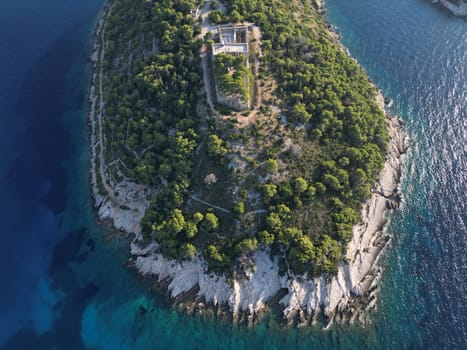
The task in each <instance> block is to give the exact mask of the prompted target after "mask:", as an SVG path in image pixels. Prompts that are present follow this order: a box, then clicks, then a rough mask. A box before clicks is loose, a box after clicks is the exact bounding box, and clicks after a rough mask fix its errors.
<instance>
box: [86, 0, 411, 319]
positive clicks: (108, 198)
mask: <svg viewBox="0 0 467 350" xmlns="http://www.w3.org/2000/svg"><path fill="white" fill-rule="evenodd" d="M117 2H118V1H112V2H109V3H108V5H107V7H106V9H105V11H104V15H103V17H102V19H101V20H100V21H99V24H98V27H97V29H96V34H95V44H94V53H93V55H92V62H93V65H94V74H93V77H92V81H91V89H90V95H89V125H90V133H91V136H90V180H91V187H92V194H93V198H94V202H95V206H96V213H97V216H98V218H99V219H100V220H102V221H105V220H110V221H111V222H112V224H113V226H114V227H115V228H116V229H117V230H119V231H122V232H125V233H127V234H128V235H130V236H131V237H132V242H131V255H132V258H131V260H130V264H131V266H133V267H134V268H135V269H136V270H137V271H138V273H140V274H141V275H142V276H144V277H145V278H151V279H154V281H155V283H156V285H158V286H159V287H161V286H162V288H164V289H166V291H167V293H168V295H169V297H170V298H171V300H172V301H173V302H174V303H175V304H177V305H179V306H180V307H181V308H182V309H184V310H186V311H187V312H207V311H209V312H215V313H217V314H218V315H223V314H227V315H228V317H231V318H232V319H233V320H234V321H235V322H239V323H242V324H246V325H253V324H255V323H256V322H257V321H258V320H260V319H261V318H262V316H263V315H264V314H265V312H267V310H268V309H269V308H270V307H272V306H275V305H278V306H279V307H280V308H281V310H282V313H283V319H284V323H285V324H288V325H292V324H293V325H296V326H304V325H306V324H309V323H312V322H314V321H316V320H318V318H319V317H320V316H322V315H324V316H325V319H326V324H327V325H329V324H331V323H332V322H334V321H336V322H344V321H352V320H355V319H361V320H364V319H365V315H367V310H369V309H373V308H375V307H376V293H377V290H378V288H377V283H378V280H379V277H380V276H381V272H382V271H381V268H380V267H379V266H378V260H379V258H380V256H381V254H382V252H383V251H384V248H385V247H386V246H387V245H388V243H389V242H390V234H389V233H387V232H386V227H387V224H388V222H389V219H390V211H391V210H392V209H395V208H397V206H398V203H399V201H400V198H401V194H400V193H399V183H400V178H401V163H402V159H403V156H404V154H405V153H406V151H407V141H406V135H405V133H404V131H403V124H402V122H401V120H400V119H399V118H398V117H396V116H388V115H386V116H385V127H386V128H387V133H388V136H389V137H388V142H387V144H386V146H385V147H386V151H385V160H384V164H383V166H382V169H381V170H380V171H379V175H378V181H377V182H376V183H374V185H373V186H372V187H371V196H370V198H369V199H367V200H366V201H365V202H364V204H363V206H362V207H361V212H360V215H361V217H360V222H359V223H357V224H354V225H353V227H352V229H351V236H350V237H348V239H347V243H346V244H345V246H344V247H342V251H343V254H342V255H341V256H339V261H338V262H337V265H336V266H335V270H333V267H332V266H330V269H331V270H333V271H332V272H325V273H320V274H317V275H315V276H310V273H308V272H305V273H300V271H294V269H293V268H291V266H293V265H289V267H288V268H287V269H286V270H285V271H284V268H283V267H281V265H283V264H284V261H283V258H281V257H280V256H278V255H277V254H275V253H274V252H273V251H272V250H274V249H277V248H274V247H273V245H271V244H267V243H265V242H260V243H259V244H258V245H257V249H254V250H251V251H248V252H243V253H242V254H243V255H242V257H241V258H239V259H238V264H239V265H236V266H237V267H238V266H240V267H241V273H240V270H237V271H235V272H234V273H233V274H230V275H229V274H226V273H219V272H216V271H213V268H212V266H210V264H209V263H208V261H207V260H206V255H205V254H203V253H201V252H200V251H198V250H196V252H195V253H194V254H193V255H192V256H190V258H183V259H176V258H173V257H171V256H170V254H169V255H168V254H164V253H163V251H161V248H163V245H164V244H165V242H164V241H161V240H159V241H158V240H157V239H156V240H150V241H148V239H147V233H145V229H144V225H143V224H142V221H143V222H144V220H145V217H146V216H145V213H146V211H147V210H148V209H149V208H150V206H151V205H152V203H153V202H154V200H153V199H151V198H152V197H154V196H155V195H157V192H158V191H160V190H158V189H157V188H155V187H153V186H149V185H148V184H141V183H138V181H135V180H134V178H132V176H130V175H129V173H125V171H124V170H121V169H124V168H126V165H125V164H124V163H125V162H124V160H123V159H122V157H118V156H117V157H114V158H113V159H112V158H110V157H109V156H108V155H109V154H110V153H112V152H111V151H110V150H109V149H108V144H109V143H108V142H109V138H110V137H112V134H111V133H109V132H104V131H105V130H106V128H109V126H106V121H105V115H106V114H105V112H106V109H107V108H110V107H108V102H107V101H106V93H105V92H104V80H105V76H106V73H105V72H104V67H106V66H108V65H109V64H110V65H112V64H115V65H117V64H118V63H119V61H118V59H114V60H113V61H111V62H109V61H107V57H106V50H108V48H109V47H110V48H111V44H109V40H108V39H107V38H106V35H105V33H106V25H107V24H108V23H109V18H110V17H111V14H112V11H113V8H114V5H115V3H117ZM201 5H202V6H199V7H193V10H192V15H194V16H195V18H198V19H199V21H200V22H201V24H203V23H207V22H208V15H209V13H210V12H212V11H215V10H213V9H212V8H211V7H214V6H212V5H211V1H208V2H206V3H204V4H201ZM219 6H220V9H221V10H223V8H222V6H223V5H222V4H219ZM316 7H317V11H321V7H322V4H317V6H316ZM211 17H212V16H211ZM112 22H113V21H112ZM202 28H203V26H202ZM202 28H201V30H200V32H201V34H206V33H205V32H203V29H202ZM256 30H259V29H256ZM258 33H259V32H257V33H256V34H255V35H256V36H255V38H254V41H256V42H258V41H259V38H260V35H259V34H258ZM326 35H327V34H326ZM329 36H330V37H332V35H331V34H329ZM334 40H335V39H334ZM250 44H251V43H250ZM128 45H129V46H128V47H129V50H130V51H131V46H132V45H134V41H131V40H130V43H129V44H128ZM159 47H160V40H159V39H158V38H153V39H150V40H149V45H148V46H147V49H146V50H145V51H144V52H143V56H146V55H147V56H150V55H153V54H155V53H156V52H158V50H159ZM261 48H262V49H263V50H264V49H266V45H265V44H264V42H263V43H262V46H261V47H258V51H257V52H256V55H257V57H255V58H254V59H252V62H253V65H252V66H253V74H258V75H259V60H260V59H261V57H262V54H263V53H262V52H261ZM203 50H206V48H205V46H203V48H202V50H201V56H202V57H203V60H204V56H203V55H205V54H206V51H203ZM311 57H312V56H310V59H311ZM132 60H133V58H132V55H131V54H130V56H129V61H128V62H129V66H131V62H132ZM206 60H207V59H206ZM255 60H256V61H255ZM203 62H204V61H203ZM255 62H258V63H256V64H255ZM203 64H204V63H203ZM211 79H212V77H209V75H207V74H204V86H205V87H204V93H206V90H209V87H208V86H209V85H210V84H211V81H212V80H211ZM268 84H271V85H272V86H274V85H275V84H277V82H276V81H272V82H266V83H265V82H264V81H263V82H261V84H260V83H256V85H254V86H255V91H256V97H253V100H252V101H253V102H255V101H256V103H258V101H261V100H266V99H268V100H269V99H270V98H271V96H269V95H267V94H266V91H263V90H261V89H262V88H263V89H264V90H266V89H265V88H264V86H268ZM252 86H253V85H252ZM271 94H272V93H271ZM107 96H108V94H107ZM210 98H211V96H210V94H209V91H207V103H206V104H205V105H203V104H198V106H197V107H196V108H197V111H198V114H199V115H200V116H201V117H200V119H201V128H200V130H201V131H200V135H201V136H200V138H201V139H203V138H205V139H208V136H207V135H204V136H203V128H204V129H208V127H209V125H210V124H209V123H213V122H212V119H210V118H213V117H214V118H217V119H222V118H225V119H226V117H222V115H221V113H219V112H218V111H217V109H219V108H220V107H218V106H216V105H215V104H214V103H213V102H212V101H210ZM376 100H377V105H378V106H379V108H380V110H381V111H383V113H384V99H383V97H382V95H381V94H377V96H376ZM253 105H254V103H253ZM210 110H211V111H210ZM282 110H284V112H282ZM261 111H262V112H264V111H263V109H261ZM271 111H272V113H271ZM262 112H260V108H259V107H258V108H257V109H256V108H255V109H254V110H253V111H252V112H250V113H249V114H248V115H246V114H245V115H244V116H243V117H246V119H242V116H240V114H233V113H231V114H230V115H231V117H230V118H231V119H233V118H237V121H238V123H240V125H241V126H242V125H244V126H245V127H248V126H249V125H248V120H253V121H254V120H255V119H256V118H258V116H259V117H260V116H261V113H262ZM268 113H271V114H272V115H273V116H274V115H276V116H277V118H278V119H279V121H280V122H281V123H284V125H286V126H287V125H292V124H291V122H290V121H288V120H287V118H290V116H289V115H286V114H287V113H289V112H288V111H287V112H286V111H285V107H284V104H279V103H278V104H277V105H275V104H273V105H272V106H271V107H270V109H268ZM303 113H305V112H303ZM303 113H302V114H301V115H300V116H301V117H303ZM378 113H379V112H378ZM297 114H298V112H297ZM203 115H208V117H203ZM232 116H234V117H232ZM221 122H223V121H221ZM307 122H308V119H306V121H304V120H302V121H300V120H298V121H297V122H296V123H295V124H293V125H295V126H298V127H297V128H298V130H299V131H300V130H302V131H303V130H304V129H305V126H304V125H306V123H307ZM242 123H244V124H242ZM216 125H220V124H216ZM128 130H129V127H128V126H127V127H126V133H127V139H128V133H129V131H128ZM284 130H286V131H284V135H286V137H287V135H289V134H287V132H288V131H287V128H286V127H284ZM290 135H292V134H290ZM286 140H289V141H286V142H285V146H283V151H282V152H283V154H285V152H290V151H291V150H294V151H295V153H296V154H300V157H301V153H302V152H303V147H304V146H303V145H299V144H298V143H296V141H294V139H293V138H292V137H291V136H290V137H288V138H286ZM294 142H295V143H294ZM266 146H267V145H266ZM266 146H265V147H266ZM294 146H295V148H294ZM154 147H155V146H154ZM203 147H204V146H203V144H202V143H201V144H200V145H199V146H198V148H196V150H194V152H195V153H196V154H199V153H200V152H203V151H202V150H203ZM234 147H235V144H234V143H233V142H232V149H234ZM241 147H244V146H242V145H239V146H238V148H239V149H241ZM267 147H269V146H267ZM125 148H126V149H127V151H128V153H129V154H133V155H134V157H135V158H138V159H139V158H143V156H144V154H145V153H146V152H148V150H150V149H151V145H149V146H147V147H145V148H143V149H142V150H140V151H135V150H134V149H133V148H132V145H131V143H130V142H127V143H125ZM238 154H239V155H238V156H231V157H230V158H229V160H230V162H231V163H229V164H233V163H235V162H236V164H237V165H236V166H230V168H228V169H231V171H237V169H242V166H245V167H246V169H247V170H248V165H243V164H246V163H244V160H243V159H242V158H241V156H242V155H243V154H242V153H241V152H239V153H238ZM287 154H288V153H287ZM119 163H122V164H123V166H122V167H121V168H119V167H118V164H119ZM257 163H260V162H259V161H257ZM278 163H279V166H278V168H279V170H275V172H274V173H275V174H272V175H274V176H272V175H268V174H265V173H261V175H260V176H258V179H259V180H258V181H259V182H260V186H263V185H261V183H268V182H267V181H272V183H276V184H280V183H282V182H283V181H284V178H287V176H289V175H288V172H287V171H282V172H281V166H282V167H285V166H284V165H281V161H280V158H279V162H278ZM261 166H264V162H263V163H260V164H259V167H258V168H253V170H251V171H250V172H247V171H245V172H244V173H242V174H243V175H242V177H240V178H241V179H243V178H245V174H248V175H249V174H251V173H254V172H258V173H259V172H260V170H257V169H261V168H260V167H261ZM113 167H115V168H116V169H117V170H116V171H115V170H114V171H112V168H113ZM194 169H195V170H194V172H196V171H198V170H196V169H198V168H196V167H195V168H194ZM203 171H204V170H203ZM224 171H225V170H224ZM203 174H205V173H203ZM212 174H213V175H215V174H214V173H212ZM219 174H220V173H217V177H220V175H219ZM208 175H209V174H208ZM246 178H248V176H246ZM164 181H165V180H162V183H163V184H164ZM205 181H206V179H205ZM261 181H262V182H261ZM239 183H240V184H243V182H241V181H240V182H239ZM206 186H207V185H206ZM310 187H312V186H310ZM318 187H319V186H318ZM240 188H241V186H237V187H235V188H233V190H232V189H230V190H231V191H233V193H234V195H235V193H237V196H238V193H239V192H240ZM226 189H227V187H226V188H225V189H224V190H226ZM208 190H210V189H209V188H208V189H207V190H206V189H205V190H203V191H204V192H203V193H209V192H208ZM253 197H254V198H253ZM258 197H260V194H259V193H256V192H254V191H251V193H250V196H247V197H246V198H247V200H248V201H249V202H247V206H250V209H251V210H250V212H248V213H251V216H252V217H254V216H255V215H257V216H259V217H260V218H261V215H263V216H264V215H265V214H267V213H268V210H269V209H267V208H266V207H265V206H261V205H257V204H256V206H255V205H254V204H251V203H258V202H259V201H258V199H257V198H258ZM190 198H191V201H189V202H188V203H189V204H188V206H189V205H192V206H193V207H194V208H199V207H200V206H201V205H207V206H210V207H211V209H209V210H212V209H213V208H214V211H215V210H216V208H217V210H218V211H221V212H222V211H225V214H228V215H231V214H232V213H233V211H234V210H235V209H236V208H237V209H238V206H236V207H234V209H230V208H225V207H222V206H220V205H217V206H216V205H215V204H213V203H211V202H210V201H208V200H202V199H200V198H199V197H198V196H197V195H191V197H190ZM313 198H314V197H313ZM313 200H314V199H313ZM194 202H196V203H195V204H193V203H194ZM190 203H192V204H190ZM248 203H250V204H248ZM312 203H313V202H312ZM237 204H238V203H237ZM184 210H185V211H187V209H184ZM209 210H208V213H209V212H212V211H209ZM238 213H241V211H240V210H238V212H237V215H240V214H238ZM221 214H222V213H221ZM206 215H207V214H204V216H206ZM268 215H270V213H269V214H268ZM256 221H259V220H256ZM234 225H236V227H237V228H239V229H240V230H248V229H249V228H247V226H245V225H244V223H243V222H242V219H238V218H237V219H236V221H234ZM260 225H261V224H257V226H255V224H253V229H251V228H250V229H251V230H252V232H253V231H255V230H256V231H257V230H258V228H259V227H260ZM155 226H156V225H155V224H153V227H155ZM161 227H162V226H161ZM206 227H207V226H206V225H204V226H200V227H199V228H198V229H199V230H200V231H201V232H202V233H203V232H205V234H206V235H209V236H213V235H218V233H217V232H213V230H209V229H208V228H206ZM270 229H271V228H270ZM153 230H154V231H156V233H155V235H156V236H157V231H158V230H162V228H161V229H157V228H155V229H153ZM181 230H182V229H181ZM214 231H215V230H214ZM183 232H184V231H183ZM253 234H254V233H253ZM276 239H277V238H276ZM255 240H256V239H255ZM241 242H244V241H241ZM185 246H186V244H185ZM236 247H237V246H236ZM164 249H165V248H164ZM316 254H317V253H316ZM289 255H290V254H289ZM242 264H243V265H242ZM245 264H246V265H248V266H247V267H245V266H244V265H245ZM289 264H292V262H289ZM226 311H227V313H226Z"/></svg>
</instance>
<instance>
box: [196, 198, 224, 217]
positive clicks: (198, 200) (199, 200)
mask: <svg viewBox="0 0 467 350" xmlns="http://www.w3.org/2000/svg"><path fill="white" fill-rule="evenodd" d="M190 198H191V199H193V200H194V201H196V202H199V203H202V204H205V205H208V206H210V207H213V208H216V209H218V210H220V211H223V212H224V213H227V214H232V212H231V211H230V210H228V209H225V208H222V207H219V206H217V205H215V204H212V203H209V202H206V201H203V200H202V199H199V198H198V197H196V196H195V195H192V196H191V197H190Z"/></svg>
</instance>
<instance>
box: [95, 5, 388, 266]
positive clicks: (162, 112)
mask: <svg viewBox="0 0 467 350" xmlns="http://www.w3.org/2000/svg"><path fill="white" fill-rule="evenodd" d="M224 4H225V5H226V7H227V13H225V14H222V13H220V12H216V16H221V18H217V19H216V20H217V21H219V22H228V21H242V20H246V21H251V22H255V24H256V25H258V26H259V27H260V28H261V30H262V34H263V38H262V43H261V50H262V54H263V56H262V57H261V66H260V74H259V77H256V78H257V79H260V80H261V81H262V84H263V85H264V88H266V87H268V86H274V89H273V91H272V92H271V97H270V98H268V99H267V100H265V101H263V106H262V107H261V110H260V111H259V112H258V116H257V119H256V121H255V122H254V123H252V124H251V125H249V126H248V127H245V128H243V129H239V128H238V127H236V126H235V121H233V119H229V118H226V119H222V120H221V119H219V118H217V119H216V118H214V117H212V116H209V115H208V112H207V111H206V109H205V107H203V106H204V104H203V103H202V102H204V99H202V98H200V97H203V95H199V89H200V88H201V83H202V79H201V76H202V73H201V67H200V60H199V49H200V46H201V44H202V42H201V40H200V39H199V40H195V36H196V34H197V32H198V27H197V25H196V24H195V22H194V21H193V18H192V16H191V15H190V10H191V9H192V8H195V7H196V5H197V4H196V3H195V2H194V1H188V0H185V1H178V0H162V1H154V2H148V1H143V0H116V1H115V7H114V8H113V11H112V14H111V16H110V17H109V21H108V26H107V30H106V40H107V48H106V50H107V52H106V62H105V63H104V68H105V74H106V84H105V92H104V97H105V102H106V111H105V112H106V113H105V121H106V125H105V135H106V145H107V150H106V158H107V159H106V160H107V162H108V164H112V166H111V167H110V170H111V171H112V172H113V174H114V176H115V177H117V178H119V177H127V178H130V179H132V180H134V181H136V182H138V183H143V184H146V185H148V186H150V187H152V188H155V189H156V191H155V193H156V194H155V195H154V196H153V198H152V199H151V207H150V208H149V209H148V210H147V212H146V215H145V217H144V219H143V222H142V229H143V233H144V236H145V238H146V240H147V241H150V240H151V239H155V240H156V241H157V242H158V243H159V244H160V248H161V251H162V253H163V254H165V255H167V256H170V257H174V258H180V259H190V258H192V257H194V256H195V254H196V252H197V251H199V252H201V253H202V254H203V256H204V257H205V259H206V261H207V262H208V265H209V267H210V268H211V269H213V270H215V271H223V272H228V273H232V272H233V271H236V273H239V271H240V270H242V269H244V268H245V264H247V263H248V261H249V259H248V257H250V256H251V253H252V252H254V251H255V250H256V249H257V248H258V246H260V245H262V246H270V247H271V248H272V250H271V252H272V254H274V255H279V256H280V257H281V259H280V266H281V269H282V271H284V272H285V271H287V270H288V269H289V270H291V271H294V272H296V273H309V274H310V275H316V274H319V273H322V272H330V273H333V272H334V271H335V270H336V265H337V262H338V260H339V259H340V258H341V256H342V252H343V248H344V247H345V244H346V243H347V242H348V241H349V239H350V238H351V234H352V226H353V225H354V224H356V223H357V222H358V221H359V218H360V215H359V210H360V207H361V204H362V202H363V201H364V200H365V199H367V198H368V197H369V189H370V186H371V185H372V184H373V183H374V181H375V180H376V178H377V175H378V172H379V170H380V169H381V166H382V164H383V160H384V157H383V155H384V152H385V147H386V142H387V132H386V128H385V122H384V116H383V114H382V112H381V111H380V110H379V108H378V106H377V105H376V103H375V102H374V98H375V89H374V88H373V87H372V86H371V84H370V82H369V81H368V79H367V77H366V75H365V73H364V72H363V71H362V69H361V68H360V67H359V66H358V65H357V64H356V62H354V61H353V60H352V59H351V58H349V57H348V56H347V55H346V54H345V53H344V52H343V50H342V49H341V48H340V47H339V46H338V44H337V43H336V41H335V39H334V38H333V37H332V36H331V35H330V34H329V32H328V30H327V28H326V24H325V22H324V20H323V19H322V18H321V17H320V16H319V14H318V13H317V10H316V9H315V8H314V7H313V6H312V4H310V3H307V2H305V3H302V2H298V1H292V0H283V1H278V0H273V1H265V0H248V1H246V0H230V1H225V2H224ZM216 11H217V10H216ZM225 56H227V57H225V58H222V60H217V63H216V65H215V71H216V72H215V73H216V75H217V76H223V77H225V79H227V75H228V76H229V78H228V79H227V80H228V81H227V80H226V82H225V84H224V85H225V86H226V87H227V88H230V87H232V89H234V87H235V90H238V89H240V88H241V87H240V85H241V84H240V85H239V83H238V79H236V78H235V77H234V76H233V75H229V74H227V73H226V69H227V72H228V71H229V67H233V66H235V64H237V63H238V62H237V61H236V59H233V58H232V57H231V56H228V55H225ZM221 63H222V64H221ZM237 65H238V64H237ZM235 67H236V68H235V71H237V70H238V71H241V69H242V67H237V66H235ZM271 81H272V82H273V83H271ZM266 82H268V83H266ZM271 89H272V88H271ZM273 107H274V108H279V109H280V111H281V112H280V113H278V112H273ZM281 114H283V116H281ZM203 130H204V131H203ZM286 140H288V143H286ZM234 146H236V147H234ZM235 161H238V162H239V164H243V168H242V167H241V166H239V167H235V166H232V164H233V163H235ZM242 169H243V170H242ZM207 179H209V186H208V181H207ZM230 193H232V194H231V195H230ZM198 197H199V198H201V199H204V200H205V201H208V200H209V202H210V203H212V202H214V203H216V205H217V206H221V207H224V208H223V210H219V209H216V207H215V206H212V207H209V206H206V205H205V204H200V203H201V202H199V201H198V202H197V201H195V200H194V199H197V198H198ZM193 198H194V199H193Z"/></svg>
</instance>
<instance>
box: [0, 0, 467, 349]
mask: <svg viewBox="0 0 467 350" xmlns="http://www.w3.org/2000/svg"><path fill="white" fill-rule="evenodd" d="M103 4H104V1H103V0H85V1H81V2H76V1H72V0H61V1H58V0H49V1H47V2H46V3H43V2H39V3H38V2H34V1H32V0H1V2H0V76H1V77H2V79H1V80H0V213H1V214H0V216H1V222H2V234H1V235H0V249H1V252H0V259H1V260H0V262H1V264H0V281H1V283H2V284H1V285H2V288H0V346H2V348H4V349H51V348H57V349H85V348H93V349H196V348H197V349H229V348H230V349H250V348H251V349H260V348H267V349H291V348H304V349H308V348H326V349H335V348H346V349H348V348H354V349H362V348H363V349H365V348H369V349H370V348H371V349H374V348H379V349H388V348H391V349H399V348H423V349H427V348H432V349H442V348H448V349H458V348H463V347H464V346H465V344H464V342H465V339H467V331H466V326H465V325H466V324H467V322H466V321H467V320H466V316H465V315H466V314H467V307H466V303H465V300H464V299H465V295H466V287H467V285H466V281H465V278H464V276H465V275H466V264H465V257H466V256H467V255H466V249H467V235H466V233H467V230H466V226H465V221H466V213H467V210H466V204H465V198H467V189H466V186H465V184H466V183H467V181H466V180H467V179H466V177H467V175H466V174H467V172H466V170H467V166H466V162H467V160H466V158H467V156H466V149H465V140H466V139H467V137H466V135H467V115H466V112H467V72H466V70H467V68H466V67H467V23H466V22H465V21H463V20H462V19H457V18H453V17H451V16H449V15H448V14H447V13H446V12H444V11H440V10H439V9H438V8H436V7H434V6H432V5H431V4H430V3H429V2H427V1H421V0H409V1H407V0H406V1H402V0H392V1H389V0H376V1H375V0H371V1H370V0H351V1H349V0H328V1H327V6H328V8H329V10H328V15H329V19H330V21H331V22H332V23H333V24H335V25H336V26H338V27H339V29H340V31H341V33H342V34H343V42H344V44H345V45H346V46H347V47H348V48H349V50H350V52H351V54H352V55H353V56H354V57H356V58H357V59H358V60H359V62H360V63H361V64H362V65H363V67H364V68H365V69H366V70H367V72H368V74H369V75H370V77H371V78H372V79H373V80H374V81H375V82H376V84H377V85H378V86H379V87H380V88H381V89H382V90H383V92H384V93H385V94H386V95H388V96H389V97H390V98H392V99H393V100H394V104H393V106H392V111H393V112H394V113H397V114H400V115H402V116H403V119H404V120H405V122H406V124H407V129H408V132H409V134H410V136H411V144H412V148H411V150H410V153H409V157H408V160H407V162H406V164H405V168H404V172H405V175H404V181H403V192H404V196H405V198H404V203H403V205H402V208H401V210H400V211H398V212H397V213H396V214H395V215H394V217H393V221H392V224H391V226H390V230H391V232H392V233H393V235H394V238H393V243H392V247H391V248H390V249H389V250H388V251H387V253H386V256H385V258H384V259H383V262H382V264H383V266H384V270H385V272H384V276H383V280H382V285H381V293H380V297H379V302H378V313H377V315H376V316H375V321H374V324H373V325H372V326H369V327H367V328H361V327H359V326H358V325H354V326H344V327H339V326H335V327H332V328H331V329H329V330H327V331H322V330H320V329H309V328H307V329H300V330H296V329H288V330H281V329H278V328H277V325H276V323H275V322H274V318H273V317H272V316H271V317H269V318H267V319H266V320H265V321H264V322H263V323H261V324H260V325H259V326H257V327H255V328H253V329H251V330H245V329H243V328H239V327H233V326H230V325H228V324H224V323H222V322H213V321H212V320H209V319H200V318H190V317H186V316H185V315H183V314H179V313H177V312H176V311H174V310H173V309H171V308H170V307H168V306H167V305H166V304H165V302H164V301H163V299H162V298H161V297H160V296H158V295H157V294H155V293H153V292H151V291H150V286H149V285H148V283H143V282H141V281H139V280H138V278H137V277H136V276H135V275H134V273H133V272H132V271H130V270H129V269H127V268H126V260H127V242H126V241H124V240H123V239H118V238H115V237H114V238H113V239H111V240H110V239H107V238H106V237H105V236H104V232H103V230H102V228H101V227H100V226H98V225H96V224H95V218H94V216H93V213H92V210H91V206H90V205H91V204H90V199H89V192H88V177H87V176H88V170H87V169H88V168H87V162H88V158H87V126H86V101H85V98H86V95H87V84H88V79H89V69H90V66H89V65H88V63H87V57H88V55H89V53H90V49H91V33H92V30H93V28H94V25H95V22H96V20H97V18H98V14H99V11H100V10H101V9H102V6H103Z"/></svg>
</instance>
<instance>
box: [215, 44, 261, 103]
mask: <svg viewBox="0 0 467 350" xmlns="http://www.w3.org/2000/svg"><path fill="white" fill-rule="evenodd" d="M214 74H215V77H216V82H217V84H218V86H219V89H220V91H221V93H222V94H224V95H231V94H232V95H238V96H240V98H241V99H242V100H243V101H248V100H249V98H250V96H249V88H248V85H249V81H251V80H252V78H251V77H250V76H251V75H252V73H251V70H250V69H248V67H247V65H246V59H245V57H244V56H232V55H229V54H224V53H220V54H218V55H217V56H216V57H215V59H214Z"/></svg>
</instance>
